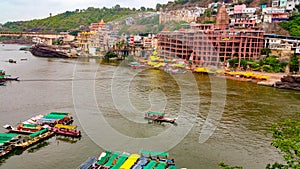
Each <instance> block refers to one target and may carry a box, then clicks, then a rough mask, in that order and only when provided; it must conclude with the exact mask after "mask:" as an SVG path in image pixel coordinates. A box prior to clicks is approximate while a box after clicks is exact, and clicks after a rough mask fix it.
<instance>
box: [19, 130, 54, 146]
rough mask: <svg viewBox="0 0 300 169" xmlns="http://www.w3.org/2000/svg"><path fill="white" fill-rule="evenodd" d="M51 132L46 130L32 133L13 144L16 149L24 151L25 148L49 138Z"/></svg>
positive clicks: (51, 134)
mask: <svg viewBox="0 0 300 169" xmlns="http://www.w3.org/2000/svg"><path fill="white" fill-rule="evenodd" d="M53 134H54V133H53V132H52V131H49V130H48V129H47V128H45V129H42V130H40V131H37V132H34V133H32V134H30V135H28V136H24V137H23V138H22V139H20V141H19V142H18V143H17V144H15V146H16V148H19V149H26V148H27V147H29V146H31V145H33V144H36V143H38V142H40V141H43V140H45V139H47V138H49V137H51V136H53Z"/></svg>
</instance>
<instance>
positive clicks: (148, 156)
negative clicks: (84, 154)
mask: <svg viewBox="0 0 300 169" xmlns="http://www.w3.org/2000/svg"><path fill="white" fill-rule="evenodd" d="M168 156H169V153H168V152H154V151H146V150H142V151H141V152H140V154H131V155H130V154H128V153H121V152H118V151H116V152H112V151H110V150H106V151H105V152H102V153H101V154H100V156H99V158H98V159H97V160H96V162H94V163H93V164H90V163H87V162H85V163H83V164H82V165H80V167H78V169H99V168H102V169H103V168H104V169H121V168H122V169H177V167H176V166H175V163H174V160H173V159H169V157H168ZM86 164H87V165H86ZM82 166H84V168H83V167H82Z"/></svg>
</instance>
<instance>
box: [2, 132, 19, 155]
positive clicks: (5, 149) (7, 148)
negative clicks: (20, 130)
mask: <svg viewBox="0 0 300 169" xmlns="http://www.w3.org/2000/svg"><path fill="white" fill-rule="evenodd" d="M17 139H18V134H10V133H0V157H3V156H5V155H7V154H8V153H10V152H11V151H12V150H13V149H14V147H15V146H14V141H15V140H17Z"/></svg>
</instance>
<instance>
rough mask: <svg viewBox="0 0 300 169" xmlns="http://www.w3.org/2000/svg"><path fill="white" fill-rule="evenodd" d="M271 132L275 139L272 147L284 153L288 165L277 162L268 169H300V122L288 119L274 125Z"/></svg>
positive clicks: (268, 166) (269, 165)
mask: <svg viewBox="0 0 300 169" xmlns="http://www.w3.org/2000/svg"><path fill="white" fill-rule="evenodd" d="M270 132H271V133H272V138H273V141H272V143H271V145H272V146H274V147H276V148H278V149H279V150H280V151H281V152H282V153H283V159H284V161H285V162H286V164H280V163H277V162H276V163H274V164H268V165H267V167H266V168H267V169H273V168H282V169H283V168H300V145H299V143H300V121H297V120H290V119H288V120H285V121H283V122H280V123H274V124H273V125H272V128H271V130H270Z"/></svg>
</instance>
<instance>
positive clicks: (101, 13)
mask: <svg viewBox="0 0 300 169" xmlns="http://www.w3.org/2000/svg"><path fill="white" fill-rule="evenodd" d="M142 10H146V9H145V8H143V9H142ZM148 10H152V9H148ZM138 12H140V11H139V10H134V9H133V10H131V9H129V8H105V7H104V8H101V9H99V8H94V7H89V8H87V9H83V10H79V9H77V10H75V11H66V12H64V13H61V14H58V15H55V16H50V17H47V18H45V19H35V20H31V21H18V22H7V23H5V24H4V25H2V28H0V31H24V32H47V33H58V32H65V31H73V30H78V29H79V27H81V28H80V29H84V26H86V27H87V26H88V25H90V24H91V23H95V22H99V20H100V19H103V20H104V21H105V22H109V21H113V20H116V19H122V18H126V17H127V16H129V15H131V14H136V13H138ZM82 25H84V26H82Z"/></svg>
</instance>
